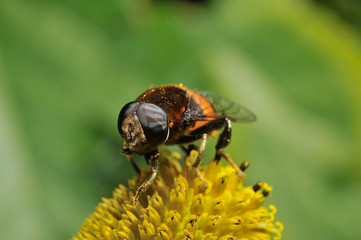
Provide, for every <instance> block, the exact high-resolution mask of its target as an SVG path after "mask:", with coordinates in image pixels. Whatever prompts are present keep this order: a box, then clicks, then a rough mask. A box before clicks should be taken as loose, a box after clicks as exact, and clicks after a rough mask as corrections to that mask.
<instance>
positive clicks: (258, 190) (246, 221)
mask: <svg viewBox="0 0 361 240" xmlns="http://www.w3.org/2000/svg"><path fill="white" fill-rule="evenodd" d="M197 155H198V152H197V151H195V150H193V151H192V152H191V154H190V155H189V156H187V157H186V158H185V159H184V167H183V169H182V168H181V166H180V164H179V163H178V161H177V159H179V158H180V154H179V153H178V152H173V153H172V152H169V151H166V150H164V151H162V152H161V155H160V167H159V171H160V175H159V176H158V177H157V179H156V180H155V181H154V183H153V185H152V186H151V187H150V188H149V189H148V190H147V191H146V192H145V193H144V194H142V195H141V197H140V199H139V204H138V205H137V206H134V205H133V204H132V201H133V198H134V195H135V192H136V190H137V188H138V187H139V185H141V184H142V183H143V182H144V180H145V179H147V177H148V176H149V175H150V171H149V170H145V169H142V171H141V173H140V175H139V176H137V177H135V178H133V179H132V180H130V181H129V188H126V187H124V186H123V185H119V187H118V188H116V189H115V190H114V192H113V198H110V199H105V198H103V199H102V200H103V202H102V203H99V205H98V206H97V207H96V210H95V212H94V213H92V214H91V215H90V216H89V218H87V219H86V220H85V222H84V223H83V225H82V227H81V228H80V231H79V233H78V234H77V236H76V237H73V240H82V239H94V240H95V239H107V240H108V239H109V240H110V239H142V240H143V239H159V240H160V239H164V240H165V239H204V240H213V239H242V240H245V239H272V238H273V239H275V240H276V239H280V238H281V232H282V230H283V225H282V223H280V222H275V221H274V215H275V213H276V208H275V207H274V206H273V205H270V206H269V207H268V208H266V207H264V206H262V204H263V203H264V201H265V199H266V197H267V195H269V193H270V192H271V187H270V186H268V185H267V184H266V183H260V182H259V183H257V184H255V185H254V186H243V178H242V177H240V176H239V175H238V174H236V171H235V169H234V168H232V167H230V166H226V167H224V166H222V164H221V163H218V164H217V163H216V162H215V161H211V162H209V163H208V164H207V165H206V166H204V167H201V168H200V170H201V173H202V175H203V176H204V179H205V180H206V182H207V185H208V188H205V187H204V183H203V182H202V181H201V180H200V179H199V177H197V174H196V173H195V172H194V169H193V167H192V164H193V162H194V161H195V159H196V158H197ZM245 166H246V165H243V168H244V167H245ZM243 168H242V167H241V169H243Z"/></svg>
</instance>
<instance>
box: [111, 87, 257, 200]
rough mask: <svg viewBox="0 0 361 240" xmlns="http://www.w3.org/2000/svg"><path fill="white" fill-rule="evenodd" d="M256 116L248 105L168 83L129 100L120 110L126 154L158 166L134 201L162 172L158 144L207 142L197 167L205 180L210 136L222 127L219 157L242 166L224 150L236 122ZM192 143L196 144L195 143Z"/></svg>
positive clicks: (121, 130)
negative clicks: (204, 158)
mask: <svg viewBox="0 0 361 240" xmlns="http://www.w3.org/2000/svg"><path fill="white" fill-rule="evenodd" d="M255 120H256V116H255V115H254V114H253V113H252V112H250V111H248V110H247V109H246V108H244V107H242V106H241V105H238V104H236V103H234V102H232V101H230V100H228V99H226V98H223V97H221V96H219V95H217V94H215V93H213V92H201V91H193V90H190V89H187V88H185V87H183V86H181V85H163V86H159V87H156V88H152V89H150V90H148V91H146V92H144V93H142V94H141V95H140V96H139V97H138V98H137V99H136V100H135V101H133V102H130V103H128V104H126V105H125V106H124V107H123V108H122V110H121V111H120V113H119V118H118V130H119V133H120V135H121V136H122V137H123V138H124V148H123V150H122V153H123V154H124V155H127V156H128V158H129V160H130V162H131V163H132V165H133V167H134V168H135V169H136V171H137V172H138V173H139V172H140V170H139V168H138V167H137V165H136V163H135V162H134V160H133V158H132V157H131V155H143V156H144V157H145V160H146V162H147V164H148V165H150V166H151V167H152V174H151V176H150V177H149V178H148V179H147V180H146V181H145V182H144V183H143V184H142V185H141V186H140V187H139V188H138V190H137V192H136V194H135V197H134V202H133V204H134V205H136V204H137V201H138V198H139V196H140V194H141V193H142V192H144V191H146V190H147V189H148V188H149V186H150V185H151V184H152V182H153V181H154V179H155V178H156V175H157V171H158V155H159V153H158V148H159V146H160V145H162V144H166V145H174V144H178V145H180V146H182V148H183V149H186V148H185V147H184V145H189V146H190V147H189V149H192V147H194V145H192V144H191V143H192V142H194V141H196V140H200V139H201V140H202V142H201V145H200V147H199V154H198V158H197V159H196V161H195V163H194V164H193V167H194V169H195V171H196V173H197V175H198V177H200V178H201V180H202V181H203V183H204V184H205V187H207V183H206V182H205V180H204V179H203V177H202V175H201V173H200V171H199V170H198V166H199V164H200V162H201V160H202V156H203V152H204V149H205V145H206V140H207V138H208V136H213V135H215V134H216V133H217V132H219V131H220V130H221V129H222V128H223V131H222V132H221V134H220V135H219V137H218V142H217V145H216V154H215V158H214V159H215V161H217V162H218V161H219V160H220V159H221V158H222V157H224V158H225V159H226V160H227V161H228V162H230V163H231V165H232V166H233V167H234V168H235V169H236V170H237V172H238V174H239V175H242V174H243V173H242V172H241V171H240V169H239V168H238V167H237V166H236V165H235V164H234V162H233V161H232V160H231V158H230V157H229V155H228V154H226V153H225V152H223V148H224V147H226V146H227V145H228V144H229V142H230V139H231V122H252V121H255ZM190 144H191V145H190Z"/></svg>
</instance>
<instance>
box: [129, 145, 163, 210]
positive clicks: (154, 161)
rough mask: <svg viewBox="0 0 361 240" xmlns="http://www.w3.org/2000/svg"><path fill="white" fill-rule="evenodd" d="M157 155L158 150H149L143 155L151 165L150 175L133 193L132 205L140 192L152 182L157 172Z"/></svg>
mask: <svg viewBox="0 0 361 240" xmlns="http://www.w3.org/2000/svg"><path fill="white" fill-rule="evenodd" d="M158 156H159V153H158V150H155V151H153V152H151V153H149V154H146V155H145V156H144V157H145V160H146V161H147V163H148V164H149V165H151V166H152V175H150V177H149V178H148V179H147V180H146V181H145V182H144V183H142V185H140V187H139V188H138V190H137V192H136V193H135V196H134V201H133V205H134V206H136V205H137V202H138V199H139V197H140V194H142V193H143V192H145V191H147V189H148V188H149V187H150V185H152V183H153V182H154V179H155V177H156V176H157V173H158Z"/></svg>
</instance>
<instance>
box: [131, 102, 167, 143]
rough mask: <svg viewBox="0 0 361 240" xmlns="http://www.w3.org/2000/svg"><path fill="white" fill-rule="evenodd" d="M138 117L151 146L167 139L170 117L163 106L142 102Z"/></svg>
mask: <svg viewBox="0 0 361 240" xmlns="http://www.w3.org/2000/svg"><path fill="white" fill-rule="evenodd" d="M137 117H138V119H139V122H140V124H141V125H142V128H143V131H144V134H145V137H146V138H147V141H148V143H149V144H150V145H151V146H158V145H160V144H162V143H164V142H165V141H166V140H167V138H168V118H167V114H166V113H165V112H164V110H163V109H162V108H160V107H158V106H157V105H155V104H151V103H141V104H140V105H139V107H138V110H137Z"/></svg>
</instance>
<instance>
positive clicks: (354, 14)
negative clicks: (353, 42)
mask: <svg viewBox="0 0 361 240" xmlns="http://www.w3.org/2000/svg"><path fill="white" fill-rule="evenodd" d="M313 1H314V2H315V3H318V4H319V5H322V6H324V7H327V8H329V9H330V10H332V11H334V12H335V13H336V14H338V15H339V16H340V17H342V18H343V19H344V20H346V21H347V22H349V23H351V24H352V25H354V26H355V27H356V29H357V30H358V31H360V30H361V3H360V1H358V0H313Z"/></svg>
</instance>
